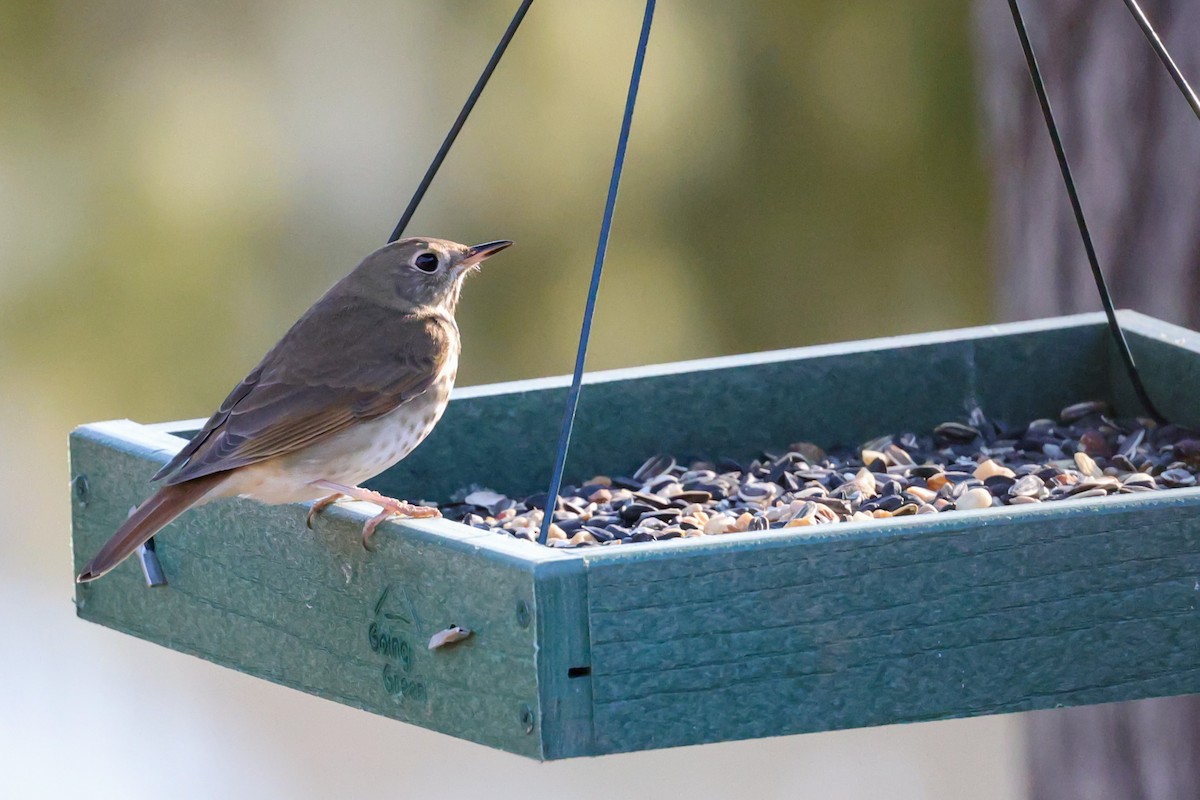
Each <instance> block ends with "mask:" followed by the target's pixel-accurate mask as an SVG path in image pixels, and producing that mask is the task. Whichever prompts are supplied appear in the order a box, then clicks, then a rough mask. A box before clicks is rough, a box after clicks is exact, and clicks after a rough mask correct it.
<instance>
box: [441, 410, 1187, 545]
mask: <svg viewBox="0 0 1200 800" xmlns="http://www.w3.org/2000/svg"><path fill="white" fill-rule="evenodd" d="M1198 473H1200V433H1197V432H1196V431H1192V430H1189V429H1186V428H1183V427H1180V426H1178V425H1170V424H1167V425H1161V426H1160V425H1156V424H1155V423H1154V422H1153V421H1152V420H1147V419H1129V420H1117V419H1114V418H1112V417H1111V416H1110V414H1109V409H1108V407H1107V405H1106V404H1104V403H1101V402H1084V403H1077V404H1075V405H1072V406H1068V407H1067V408H1064V409H1063V410H1062V413H1061V415H1060V419H1059V420H1058V421H1055V420H1050V419H1039V420H1034V421H1033V422H1031V423H1029V424H1028V425H1024V426H1016V427H1010V426H1007V425H1005V424H1003V423H1000V422H997V421H993V420H990V419H988V418H987V417H986V416H985V415H984V414H983V412H981V411H980V410H978V409H976V410H975V411H973V412H972V413H971V415H970V417H969V418H968V420H967V422H966V423H961V422H946V423H943V424H941V425H939V426H937V427H936V428H934V430H933V432H932V434H930V435H924V436H917V435H915V434H912V433H903V434H900V435H898V436H886V437H882V438H879V439H875V440H873V441H870V442H867V443H866V444H864V445H863V446H862V447H861V448H859V449H857V450H851V449H848V448H836V449H834V450H831V451H829V452H828V453H827V452H825V451H823V450H822V449H821V448H819V447H817V446H816V445H813V444H810V443H808V442H797V443H795V444H792V445H789V446H788V448H787V450H786V452H783V453H763V454H762V457H761V458H757V459H755V460H753V461H750V462H749V463H742V462H739V461H735V460H733V459H729V458H719V459H717V460H716V461H713V462H708V461H694V462H689V463H686V464H683V463H679V462H678V461H676V459H675V458H673V457H671V456H667V455H660V456H654V457H652V458H650V459H649V460H647V461H646V462H645V463H644V464H642V466H641V467H640V468H638V470H637V471H636V472H634V473H633V475H631V476H628V477H626V476H618V477H608V476H605V475H597V476H596V477H594V478H592V479H591V480H590V481H587V482H586V483H584V484H583V485H581V486H564V487H563V488H562V492H561V495H560V498H559V502H558V504H557V506H556V508H555V511H554V516H553V520H552V523H551V525H550V535H549V542H548V543H549V544H550V545H551V546H554V547H581V546H590V545H620V544H623V543H629V542H649V541H662V540H666V539H675V538H679V537H690V536H719V535H725V534H732V533H738V532H743V531H766V530H776V529H782V528H797V527H804V526H810V525H826V524H832V523H837V522H850V521H860V520H870V519H878V518H887V517H902V516H907V515H911V514H935V513H939V512H947V511H950V512H952V511H956V510H966V509H978V508H988V507H990V506H999V505H1019V504H1025V503H1043V502H1055V501H1062V500H1081V499H1084V498H1090V497H1102V496H1105V495H1111V494H1132V493H1135V492H1150V491H1155V490H1159V489H1171V488H1181V487H1188V486H1196V485H1197V474H1198ZM457 500H458V502H455V503H452V504H450V505H446V506H443V507H442V513H443V515H444V516H446V517H448V518H450V519H455V520H461V521H462V522H463V523H465V524H467V525H471V526H473V527H476V528H481V529H484V530H494V531H495V532H497V533H501V534H507V535H509V536H513V537H516V538H520V539H526V540H529V541H533V542H536V541H537V538H538V534H539V531H540V527H541V524H542V519H543V514H544V509H545V507H546V494H545V493H542V494H535V495H531V496H529V497H526V498H524V499H515V498H510V497H508V496H506V495H503V494H500V493H498V492H493V491H490V490H487V489H481V488H478V487H472V489H471V490H470V491H468V492H466V493H463V494H460V495H459V496H458V498H457Z"/></svg>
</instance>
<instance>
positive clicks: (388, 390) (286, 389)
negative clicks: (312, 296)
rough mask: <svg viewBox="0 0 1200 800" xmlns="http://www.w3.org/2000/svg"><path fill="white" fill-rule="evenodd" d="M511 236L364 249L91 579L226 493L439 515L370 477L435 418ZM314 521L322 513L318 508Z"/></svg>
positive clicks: (185, 456) (99, 557)
mask: <svg viewBox="0 0 1200 800" xmlns="http://www.w3.org/2000/svg"><path fill="white" fill-rule="evenodd" d="M510 244H511V242H505V241H501V242H489V243H487V244H483V245H476V246H475V247H467V246H465V245H460V244H456V243H454V242H448V241H444V240H438V239H402V240H400V241H398V242H395V243H393V244H389V245H387V246H386V247H383V248H381V249H379V250H377V251H375V252H374V253H372V254H371V255H369V256H367V258H366V259H364V260H363V262H362V263H361V264H359V266H358V267H357V268H355V269H354V271H353V272H351V273H350V274H349V275H347V276H346V277H345V278H343V279H342V280H340V281H338V282H337V283H336V284H334V286H333V287H332V288H330V290H329V291H328V292H326V293H325V295H324V296H323V297H321V299H320V300H318V301H317V302H316V303H315V304H314V305H313V306H312V308H310V309H309V310H308V311H307V312H305V314H304V315H303V316H302V317H301V318H300V319H299V320H298V321H297V322H296V323H295V324H294V325H293V326H292V327H291V329H290V330H289V331H288V332H287V333H286V334H285V335H284V337H283V338H282V339H281V340H280V341H279V343H278V344H276V345H275V346H274V347H273V348H271V351H270V352H269V353H267V355H266V356H265V357H264V358H263V360H262V361H261V362H260V363H259V364H258V366H256V367H255V368H254V369H253V370H251V371H250V374H249V375H247V376H246V378H245V379H244V380H243V381H242V382H241V383H240V384H238V386H237V388H235V389H234V390H233V391H232V392H231V393H230V394H229V396H228V397H227V398H226V399H225V402H224V403H222V404H221V407H220V408H219V409H217V411H216V413H214V414H213V415H212V417H211V418H210V419H209V420H208V422H207V423H206V424H205V425H204V427H203V428H202V429H201V430H200V431H199V432H198V433H197V434H196V435H195V436H194V437H193V438H192V440H191V441H190V442H188V444H187V445H186V446H185V447H184V448H183V449H182V450H180V451H179V453H178V454H177V455H176V456H175V457H174V458H173V459H171V461H170V462H169V463H168V464H167V465H166V466H164V467H163V468H162V470H160V471H159V473H158V474H157V475H155V476H154V479H155V480H160V479H163V478H166V484H165V485H164V486H163V487H162V488H161V489H159V490H158V492H157V493H155V494H154V495H153V496H152V497H151V498H150V499H149V500H147V501H146V502H145V503H143V504H142V505H141V507H139V508H138V510H137V511H136V512H135V513H134V514H133V515H132V516H131V517H130V518H129V519H128V520H126V522H125V523H124V524H123V525H122V526H121V527H120V528H119V529H118V530H117V532H116V534H114V535H113V537H112V538H111V539H110V540H109V541H108V542H107V543H106V544H105V545H104V547H102V548H101V549H100V552H99V553H97V554H96V556H95V557H94V558H93V559H92V560H91V561H90V562H88V564H87V566H86V567H84V569H83V570H82V572H80V574H79V577H78V579H77V580H78V581H79V582H81V583H82V582H85V581H90V580H94V579H96V578H98V577H100V576H101V575H103V574H104V573H106V572H108V571H109V570H111V569H112V568H114V567H115V566H117V565H118V564H120V563H121V561H123V560H124V559H125V558H127V557H128V556H129V555H131V554H132V553H133V552H134V551H135V550H136V549H137V548H138V547H139V546H140V545H142V544H143V543H145V542H146V541H147V540H148V539H149V538H150V537H151V536H153V535H154V534H155V533H156V532H157V531H158V530H159V529H160V528H162V527H163V526H164V525H166V524H167V523H168V522H170V521H171V520H172V519H174V518H175V517H176V516H178V515H179V514H180V513H182V512H183V511H185V510H186V509H188V508H190V507H192V506H194V505H197V504H200V503H204V502H208V501H210V500H214V499H217V498H221V497H231V496H241V497H251V498H255V499H258V500H261V501H263V502H267V503H287V502H303V501H308V500H317V499H318V498H324V500H322V501H321V503H319V504H318V505H317V506H315V507H314V511H316V510H319V508H321V507H323V505H325V504H327V503H328V502H331V501H332V500H334V499H337V498H338V497H341V496H348V497H353V498H357V499H364V500H371V501H373V502H377V503H380V504H381V505H383V506H384V512H383V513H381V514H380V515H378V516H377V517H375V518H374V519H372V520H371V521H370V522H368V524H367V526H365V527H364V531H363V534H364V540H365V539H366V537H368V536H370V533H371V531H373V530H374V527H375V525H377V524H378V523H379V522H380V521H382V520H383V519H385V518H386V517H388V516H391V515H392V514H407V515H411V516H433V515H436V513H437V511H436V509H425V508H420V507H416V506H410V505H408V504H407V503H401V502H399V501H397V500H392V499H391V498H384V497H381V496H379V495H377V494H375V493H373V492H370V491H367V490H364V489H361V488H359V486H358V484H360V483H362V482H363V481H365V480H367V479H368V478H370V477H372V476H374V475H377V474H378V473H380V472H382V471H383V470H385V469H387V468H388V467H390V466H392V465H393V464H395V463H396V462H397V461H399V460H400V459H401V458H403V457H404V456H406V455H408V453H409V452H411V450H412V449H413V448H414V447H416V446H417V444H419V443H420V442H421V440H423V439H424V438H425V437H426V436H427V435H428V434H429V431H430V430H432V429H433V426H434V425H435V424H436V423H437V421H438V419H440V417H441V414H442V412H443V411H444V410H445V406H446V402H447V401H448V400H449V396H450V389H451V387H452V386H453V384H454V379H455V376H456V375H457V370H458V353H459V335H458V326H457V324H456V323H455V321H454V310H455V307H456V306H457V303H458V298H459V293H460V292H461V290H462V282H463V279H464V278H465V276H466V274H467V273H468V272H470V271H471V270H472V268H474V267H476V266H477V265H478V264H479V263H480V262H482V261H483V260H484V259H486V258H488V257H489V256H491V255H494V254H495V253H498V252H499V251H500V250H503V249H504V248H505V247H508V246H509V245H510ZM310 519H311V517H310Z"/></svg>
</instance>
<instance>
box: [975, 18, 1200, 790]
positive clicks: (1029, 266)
mask: <svg viewBox="0 0 1200 800" xmlns="http://www.w3.org/2000/svg"><path fill="white" fill-rule="evenodd" d="M1141 5H1142V7H1143V9H1144V10H1145V12H1146V15H1147V16H1148V17H1149V18H1150V20H1151V22H1152V23H1153V24H1154V25H1155V27H1156V28H1157V30H1158V32H1159V35H1160V36H1161V37H1162V38H1163V41H1164V42H1165V43H1166V45H1167V48H1168V49H1169V50H1170V51H1171V54H1172V55H1173V56H1174V57H1175V59H1176V62H1177V63H1178V64H1179V67H1180V69H1181V70H1182V71H1183V73H1184V75H1185V76H1186V77H1187V78H1188V80H1189V81H1190V82H1192V84H1193V86H1195V85H1196V84H1197V83H1198V82H1200V45H1198V43H1200V2H1178V1H1177V0H1143V2H1142V3H1141ZM975 9H976V22H977V25H976V29H977V38H978V45H979V51H978V52H979V59H978V62H977V63H978V67H977V71H978V74H979V83H980V86H981V90H982V92H981V94H982V97H983V101H984V104H985V115H984V116H985V119H986V123H987V126H988V134H989V137H990V142H989V153H990V158H991V161H992V163H991V167H992V174H993V176H994V189H993V220H994V226H995V230H994V239H993V241H994V242H995V244H996V255H995V257H994V259H993V261H994V264H995V266H996V269H995V273H994V274H995V276H996V277H995V280H996V293H995V296H996V298H997V305H998V312H999V315H1000V316H1001V317H1002V318H1005V319H1028V318H1031V317H1040V316H1048V315H1054V314H1061V313H1068V312H1076V311H1085V310H1095V309H1099V307H1100V306H1099V300H1098V298H1097V296H1096V292H1095V289H1094V288H1093V285H1092V280H1091V276H1090V274H1089V272H1088V269H1087V262H1086V259H1085V256H1084V252H1083V246H1082V244H1081V243H1080V239H1079V234H1078V231H1077V229H1076V227H1075V223H1074V220H1073V218H1072V216H1071V211H1070V206H1069V205H1068V202H1067V197H1066V193H1065V190H1064V189H1063V185H1062V179H1061V177H1060V175H1059V172H1058V168H1057V165H1056V164H1055V161H1054V154H1053V151H1052V149H1051V146H1050V140H1049V138H1048V136H1047V134H1046V130H1045V126H1044V123H1043V121H1042V117H1041V113H1040V111H1039V109H1038V106H1037V99H1036V97H1035V96H1034V93H1033V88H1032V85H1031V84H1030V81H1029V76H1028V73H1027V71H1026V67H1025V63H1024V60H1023V57H1022V55H1021V49H1020V44H1019V42H1018V39H1017V35H1016V31H1015V29H1014V28H1013V24H1012V17H1011V15H1010V14H1009V10H1008V5H1007V3H1006V2H1005V0H975ZM1021 10H1022V12H1023V13H1024V15H1025V17H1026V24H1027V25H1028V26H1029V29H1030V38H1031V40H1032V42H1033V46H1034V49H1035V51H1036V52H1037V54H1038V59H1039V63H1040V65H1041V67H1042V71H1043V73H1044V75H1045V79H1046V82H1047V88H1048V92H1049V94H1050V99H1051V103H1052V104H1053V106H1054V110H1055V116H1056V119H1057V120H1058V123H1059V127H1060V129H1061V132H1062V135H1063V140H1064V146H1065V147H1066V150H1067V156H1068V158H1069V159H1070V160H1071V166H1072V169H1073V171H1074V174H1075V178H1076V180H1077V181H1078V183H1079V191H1080V195H1081V197H1082V202H1083V206H1084V211H1085V212H1086V213H1087V218H1088V223H1089V226H1090V227H1091V231H1092V235H1093V237H1094V238H1095V241H1096V247H1097V251H1098V254H1099V257H1100V263H1101V266H1102V267H1103V269H1104V271H1105V274H1106V276H1107V277H1108V279H1109V282H1110V285H1111V287H1112V291H1113V295H1114V299H1115V301H1116V304H1117V306H1118V307H1124V308H1134V309H1137V310H1139V311H1143V312H1145V313H1148V314H1152V315H1154V316H1157V317H1160V318H1163V319H1166V320H1170V321H1173V322H1177V323H1180V324H1184V325H1187V326H1189V327H1192V328H1196V327H1200V121H1198V120H1197V119H1196V118H1195V116H1194V115H1193V114H1192V112H1191V110H1190V109H1189V108H1188V106H1187V104H1186V102H1185V101H1184V99H1183V97H1182V96H1181V95H1180V94H1179V92H1178V90H1177V89H1176V87H1175V86H1174V84H1173V83H1172V82H1171V80H1170V77H1169V76H1168V74H1167V72H1166V70H1165V69H1163V67H1162V64H1161V63H1159V61H1158V59H1157V57H1156V56H1155V54H1154V52H1153V50H1152V49H1151V48H1150V45H1149V43H1148V42H1146V40H1145V38H1144V36H1143V35H1142V33H1141V31H1140V30H1139V29H1138V27H1137V25H1136V23H1135V22H1134V20H1133V18H1132V17H1131V16H1130V15H1129V12H1128V10H1127V9H1126V8H1125V6H1124V4H1123V3H1122V2H1121V0H1105V2H1096V0H1041V1H1040V2H1031V1H1030V0H1026V2H1024V3H1023V4H1022V8H1021ZM1063 657H1064V658H1070V654H1069V653H1064V654H1063ZM1027 720H1028V721H1027V732H1028V738H1027V747H1028V764H1029V786H1030V797H1031V798H1032V800H1076V799H1078V800H1084V799H1085V798H1086V800H1131V799H1136V800H1185V799H1186V800H1195V798H1200V695H1198V696H1192V697H1182V698H1167V699H1161V700H1144V701H1140V702H1135V703H1122V704H1113V705H1106V706H1090V707H1084V708H1076V709H1065V710H1056V711H1041V712H1035V713H1032V714H1029V715H1028V717H1027Z"/></svg>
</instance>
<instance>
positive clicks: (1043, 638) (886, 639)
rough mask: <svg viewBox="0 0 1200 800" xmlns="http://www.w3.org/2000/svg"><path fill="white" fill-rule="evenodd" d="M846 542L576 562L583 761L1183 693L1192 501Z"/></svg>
mask: <svg viewBox="0 0 1200 800" xmlns="http://www.w3.org/2000/svg"><path fill="white" fill-rule="evenodd" d="M1193 494H1194V493H1193ZM1025 508H1027V507H1025ZM848 527H849V526H848ZM855 527H856V528H858V530H859V531H861V532H856V531H854V530H846V531H842V532H836V531H831V532H821V533H820V534H814V535H813V536H812V538H811V539H804V540H799V541H795V540H794V541H792V542H785V543H780V544H779V545H778V546H776V545H773V544H772V543H770V542H769V541H764V540H762V539H759V540H758V541H755V542H752V543H738V542H734V541H731V542H730V544H729V545H728V546H727V547H725V548H723V549H722V550H721V551H719V552H712V551H711V550H708V549H706V550H705V551H704V552H696V553H694V554H692V553H689V552H688V549H689V548H688V547H686V546H681V547H678V548H671V547H662V546H659V547H658V548H645V549H643V550H640V551H638V552H633V551H626V552H624V553H621V554H612V555H611V556H609V555H608V554H605V555H606V557H605V558H603V559H594V560H592V561H591V563H590V564H589V567H588V577H589V580H588V583H589V586H588V597H589V613H590V617H591V619H590V626H591V638H592V647H591V653H592V681H593V692H594V703H595V735H596V745H597V749H598V751H599V752H618V751H631V750H640V749H647V748H655V747H669V746H675V745H686V744H696V743H698V742H709V741H720V740H730V739H745V738H752V737H761V736H775V735H780V734H789V733H801V732H808V731H823V730H831V729H840V728H852V727H862V726H869V725H884V724H891V723H897V722H913V721H919V720H933V719H946V718H952V717H968V716H976V715H981V714H994V713H1004V712H1011V711H1025V710H1029V709H1037V708H1052V707H1056V706H1060V705H1062V706H1070V705H1079V704H1085V703H1106V702H1113V701H1120V700H1132V699H1136V698H1142V697H1151V696H1164V695H1172V694H1182V693H1192V692H1200V612H1198V611H1197V606H1198V604H1200V523H1198V522H1197V500H1196V498H1195V497H1194V496H1193V497H1185V498H1184V499H1182V500H1180V499H1176V498H1170V497H1167V498H1164V499H1158V498H1155V500H1154V501H1153V502H1148V503H1147V504H1146V505H1145V506H1144V507H1143V508H1140V509H1138V510H1137V511H1133V512H1130V511H1123V512H1120V513H1114V512H1113V511H1111V510H1110V509H1105V508H1103V507H1101V508H1096V507H1094V506H1093V507H1091V508H1086V509H1083V510H1082V511H1081V512H1077V511H1074V510H1071V509H1065V508H1064V509H1047V508H1039V509H1036V510H1034V511H1031V512H1025V511H1018V512H1014V513H1012V514H1007V515H1003V516H1001V515H997V514H995V513H994V512H992V513H990V514H989V513H988V512H960V513H958V514H955V515H954V518H953V519H946V520H939V521H936V522H931V523H925V522H923V521H917V520H914V522H913V524H911V525H909V526H908V527H907V530H904V529H902V528H901V527H900V526H897V527H896V528H892V529H890V530H888V531H886V532H869V530H868V531H862V530H861V528H860V527H859V526H855Z"/></svg>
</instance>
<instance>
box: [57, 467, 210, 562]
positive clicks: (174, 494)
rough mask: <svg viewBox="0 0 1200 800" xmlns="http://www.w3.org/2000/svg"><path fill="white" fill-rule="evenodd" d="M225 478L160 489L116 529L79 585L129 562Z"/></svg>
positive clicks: (201, 478) (199, 479) (205, 479)
mask: <svg viewBox="0 0 1200 800" xmlns="http://www.w3.org/2000/svg"><path fill="white" fill-rule="evenodd" d="M225 477H226V476H225V474H224V473H220V472H218V473H216V474H213V475H204V476H202V477H199V478H193V479H192V480H190V481H184V482H183V483H177V484H175V485H174V486H164V487H162V488H161V489H159V490H158V491H157V492H155V493H154V494H153V495H151V496H150V499H148V500H147V501H146V502H144V503H142V504H141V505H140V506H138V508H137V510H136V511H134V512H133V514H131V515H130V516H129V519H127V520H125V523H124V524H123V525H122V526H121V527H120V528H117V532H116V533H114V534H113V535H112V538H111V539H109V540H108V541H107V542H105V543H104V546H103V547H101V548H100V552H99V553H96V556H95V557H94V558H93V559H92V560H91V561H89V562H88V563H87V566H86V567H84V568H83V571H82V572H80V573H79V577H77V578H76V579H75V581H76V583H87V582H88V581H94V580H96V578H99V577H100V576H101V575H103V574H105V573H106V572H108V571H109V570H111V569H113V568H114V567H116V566H117V565H118V564H120V563H121V562H122V561H124V560H125V559H126V558H129V556H130V555H132V554H133V552H134V551H135V550H137V549H138V548H139V547H141V546H142V545H143V544H145V543H146V542H147V541H148V540H149V539H150V537H151V536H153V535H154V534H156V533H158V531H159V530H160V529H161V528H162V527H163V526H164V525H166V524H167V523H168V522H170V521H171V520H173V519H175V518H176V517H178V516H179V515H180V514H182V513H183V512H184V511H187V509H188V508H190V507H191V506H192V505H194V504H195V503H196V502H197V501H199V500H200V499H201V498H202V497H204V495H206V494H208V492H209V491H210V490H212V488H213V487H215V486H216V485H217V484H218V483H220V482H221V481H222V480H224V479H225Z"/></svg>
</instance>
